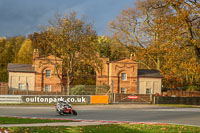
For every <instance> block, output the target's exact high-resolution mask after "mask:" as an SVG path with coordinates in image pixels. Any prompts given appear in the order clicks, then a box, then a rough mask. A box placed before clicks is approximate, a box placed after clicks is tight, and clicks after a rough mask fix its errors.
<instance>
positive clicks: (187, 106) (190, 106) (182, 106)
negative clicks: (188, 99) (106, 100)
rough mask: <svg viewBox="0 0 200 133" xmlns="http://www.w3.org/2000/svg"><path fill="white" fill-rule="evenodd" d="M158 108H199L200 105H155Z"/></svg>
mask: <svg viewBox="0 0 200 133" xmlns="http://www.w3.org/2000/svg"><path fill="white" fill-rule="evenodd" d="M155 105H158V106H167V107H179V108H200V105H185V104H155Z"/></svg>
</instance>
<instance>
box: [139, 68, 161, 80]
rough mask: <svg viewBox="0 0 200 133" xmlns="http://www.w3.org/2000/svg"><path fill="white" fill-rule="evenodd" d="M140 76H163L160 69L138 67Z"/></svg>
mask: <svg viewBox="0 0 200 133" xmlns="http://www.w3.org/2000/svg"><path fill="white" fill-rule="evenodd" d="M138 76H139V77H150V78H163V76H162V75H161V74H160V71H158V70H149V69H138Z"/></svg>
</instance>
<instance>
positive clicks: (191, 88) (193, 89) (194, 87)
mask: <svg viewBox="0 0 200 133" xmlns="http://www.w3.org/2000/svg"><path fill="white" fill-rule="evenodd" d="M186 91H199V88H198V87H197V86H188V87H187V89H186Z"/></svg>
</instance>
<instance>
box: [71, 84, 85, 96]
mask: <svg viewBox="0 0 200 133" xmlns="http://www.w3.org/2000/svg"><path fill="white" fill-rule="evenodd" d="M71 94H72V95H86V94H87V93H86V87H85V85H77V86H75V87H74V88H72V89H71Z"/></svg>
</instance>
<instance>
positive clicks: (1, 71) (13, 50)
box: [0, 36, 25, 82]
mask: <svg viewBox="0 0 200 133" xmlns="http://www.w3.org/2000/svg"><path fill="white" fill-rule="evenodd" d="M24 40H25V37H23V36H17V37H10V38H3V39H0V75H1V76H0V82H7V81H8V73H7V66H8V63H14V62H15V60H16V58H17V54H18V51H19V49H20V48H21V45H22V43H23V41H24Z"/></svg>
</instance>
